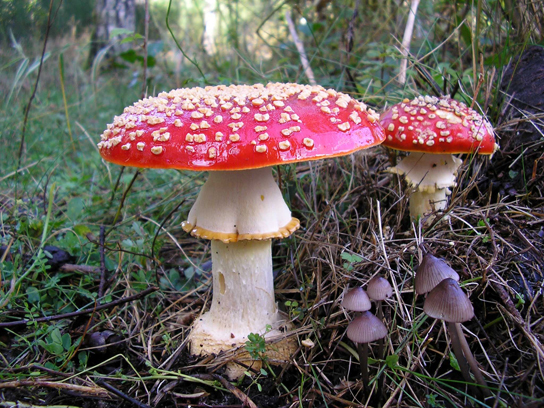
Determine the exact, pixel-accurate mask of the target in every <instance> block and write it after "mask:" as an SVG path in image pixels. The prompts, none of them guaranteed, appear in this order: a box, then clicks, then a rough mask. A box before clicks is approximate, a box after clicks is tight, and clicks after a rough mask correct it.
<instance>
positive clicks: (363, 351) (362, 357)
mask: <svg viewBox="0 0 544 408" xmlns="http://www.w3.org/2000/svg"><path fill="white" fill-rule="evenodd" d="M357 352H358V353H359V364H360V366H361V376H362V377H363V392H364V393H365V394H366V391H367V389H368V382H369V380H368V343H357Z"/></svg>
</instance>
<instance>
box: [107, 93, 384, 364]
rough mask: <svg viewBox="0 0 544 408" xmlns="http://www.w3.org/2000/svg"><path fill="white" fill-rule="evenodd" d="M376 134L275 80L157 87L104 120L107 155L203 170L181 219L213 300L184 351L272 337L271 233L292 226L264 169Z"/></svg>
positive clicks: (362, 121)
mask: <svg viewBox="0 0 544 408" xmlns="http://www.w3.org/2000/svg"><path fill="white" fill-rule="evenodd" d="M383 139H384V135H383V129H382V128H381V125H380V124H379V117H378V115H377V114H376V113H374V112H373V111H372V110H367V107H366V106H365V105H364V104H363V103H360V102H357V101H356V100H354V99H352V98H351V97H349V96H348V95H345V94H342V93H339V92H336V91H334V90H331V89H328V90H327V89H324V88H322V87H320V86H305V85H298V84H279V83H275V84H268V85H266V86H263V85H253V86H248V85H238V86H235V85H232V86H228V87H227V86H214V87H206V88H191V89H176V90H173V91H170V92H168V93H166V92H163V93H160V94H159V95H158V96H157V97H150V98H145V99H143V100H141V101H138V102H136V103H135V104H134V105H133V106H130V107H128V108H125V111H124V113H123V114H122V115H121V116H118V117H116V118H115V119H114V122H113V124H110V125H108V128H107V130H106V131H105V132H104V133H103V134H102V141H101V142H100V143H99V144H98V146H99V150H100V153H101V155H102V157H104V158H105V159H106V160H109V161H112V162H114V163H117V164H120V165H124V166H136V167H153V168H175V169H183V170H196V171H209V172H210V174H209V177H208V180H207V181H206V183H205V184H204V186H203V187H202V189H201V191H200V194H199V196H198V198H197V200H196V202H195V204H194V206H193V208H192V209H191V211H190V212H189V215H188V219H187V221H186V222H184V223H183V229H184V230H185V231H187V232H190V233H191V234H192V235H193V236H195V237H200V238H205V239H209V240H211V256H212V265H213V266H212V274H213V300H212V304H211V307H210V311H209V312H207V313H205V314H204V315H202V316H201V317H200V318H198V319H197V320H196V321H195V323H194V325H193V327H192V330H191V334H190V349H191V352H192V353H193V354H199V355H200V354H212V353H218V352H220V351H222V350H228V349H231V348H233V347H236V346H239V345H242V344H244V343H245V342H246V340H247V336H248V334H250V333H259V334H262V335H264V334H265V333H266V332H267V326H271V327H272V328H273V330H272V331H270V332H268V334H267V338H268V337H270V336H272V335H273V334H279V331H278V330H275V329H277V328H278V327H279V325H280V324H281V318H280V315H279V313H278V309H277V307H276V302H275V300H274V286H273V275H272V252H271V239H272V238H282V237H287V236H289V235H291V234H292V233H293V232H294V231H295V230H296V229H297V228H299V225H300V224H299V220H297V219H296V218H293V217H292V216H291V212H290V210H289V208H288V207H287V204H286V203H285V201H284V200H283V197H282V194H281V191H280V189H279V187H278V185H277V184H276V183H275V181H274V178H273V176H272V168H271V166H274V165H279V164H286V163H296V162H300V161H305V160H318V159H324V158H327V157H335V156H342V155H347V154H350V153H352V152H355V151H357V150H360V149H365V148H368V147H371V146H373V145H376V144H379V143H381V142H382V141H383ZM283 357H284V359H285V358H286V357H288V355H287V356H283Z"/></svg>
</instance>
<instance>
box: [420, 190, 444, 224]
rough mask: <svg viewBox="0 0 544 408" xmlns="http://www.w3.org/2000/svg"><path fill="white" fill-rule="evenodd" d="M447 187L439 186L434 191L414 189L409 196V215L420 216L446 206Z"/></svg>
mask: <svg viewBox="0 0 544 408" xmlns="http://www.w3.org/2000/svg"><path fill="white" fill-rule="evenodd" d="M447 193H449V190H448V189H447V188H439V189H436V190H435V191H433V192H432V193H431V192H428V191H420V190H416V191H414V192H413V193H412V195H411V196H410V216H411V217H412V218H417V217H420V216H421V215H423V214H428V213H430V212H432V211H433V210H434V211H440V210H444V209H445V208H446V207H447V206H448V198H447Z"/></svg>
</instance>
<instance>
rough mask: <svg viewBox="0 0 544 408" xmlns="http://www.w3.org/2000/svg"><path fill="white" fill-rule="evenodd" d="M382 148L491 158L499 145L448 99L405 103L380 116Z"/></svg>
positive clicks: (487, 127) (484, 124)
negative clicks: (487, 156) (382, 132)
mask: <svg viewBox="0 0 544 408" xmlns="http://www.w3.org/2000/svg"><path fill="white" fill-rule="evenodd" d="M380 121H381V124H382V125H383V127H384V129H385V135H386V139H385V140H384V142H383V145H384V146H387V147H390V148H392V149H396V150H402V151H406V152H421V153H435V154H440V153H453V154H455V153H474V152H476V153H479V154H493V153H494V152H495V151H496V150H497V149H498V145H497V144H496V143H495V136H494V133H493V128H492V126H491V124H490V123H489V122H488V121H487V120H486V119H484V118H483V117H482V116H481V115H480V114H479V113H477V112H476V111H474V110H473V109H471V108H469V107H467V106H466V105H465V104H463V103H461V102H458V101H456V100H454V99H451V98H448V97H442V98H440V99H438V98H436V97H434V96H425V97H423V96H419V97H417V98H416V99H414V100H412V101H410V100H408V99H405V100H404V101H402V102H401V103H399V104H397V105H394V106H392V107H391V108H390V109H389V110H387V111H386V112H384V113H383V114H382V115H381V119H380Z"/></svg>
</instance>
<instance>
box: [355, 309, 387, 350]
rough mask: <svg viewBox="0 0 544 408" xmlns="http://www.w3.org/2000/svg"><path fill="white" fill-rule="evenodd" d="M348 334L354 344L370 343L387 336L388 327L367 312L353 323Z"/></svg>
mask: <svg viewBox="0 0 544 408" xmlns="http://www.w3.org/2000/svg"><path fill="white" fill-rule="evenodd" d="M346 334H347V336H348V338H349V339H350V340H351V341H353V342H354V343H370V342H372V341H376V340H379V339H383V338H384V337H385V336H387V327H385V325H384V324H383V322H382V321H381V320H380V319H378V318H377V317H376V316H374V315H373V314H372V313H370V312H368V311H366V312H363V313H361V315H360V316H358V317H356V318H355V319H353V320H352V321H351V323H350V324H349V326H348V330H347V332H346Z"/></svg>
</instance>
